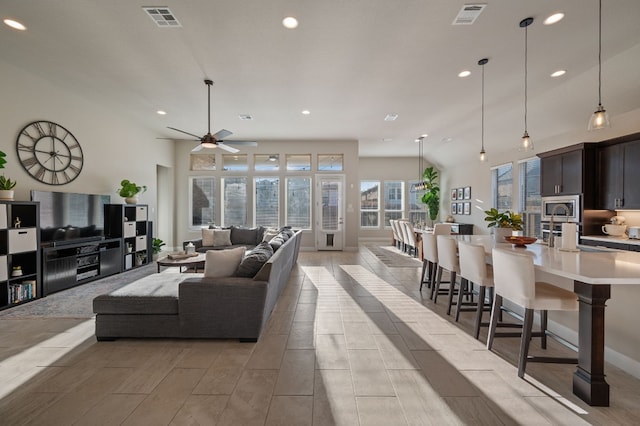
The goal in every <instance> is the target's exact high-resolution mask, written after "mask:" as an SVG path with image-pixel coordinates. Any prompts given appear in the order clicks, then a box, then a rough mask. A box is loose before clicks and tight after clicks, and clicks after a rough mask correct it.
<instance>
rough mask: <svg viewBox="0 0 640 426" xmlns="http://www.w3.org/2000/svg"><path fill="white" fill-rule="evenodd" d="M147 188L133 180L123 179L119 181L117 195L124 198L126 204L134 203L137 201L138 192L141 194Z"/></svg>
mask: <svg viewBox="0 0 640 426" xmlns="http://www.w3.org/2000/svg"><path fill="white" fill-rule="evenodd" d="M146 190H147V187H146V186H145V185H142V186H139V185H137V184H136V183H134V182H131V181H129V180H127V179H124V180H123V181H122V182H120V189H118V195H120V196H121V197H122V198H124V199H125V201H126V202H127V204H136V203H137V202H138V194H142V193H144V192H145V191H146Z"/></svg>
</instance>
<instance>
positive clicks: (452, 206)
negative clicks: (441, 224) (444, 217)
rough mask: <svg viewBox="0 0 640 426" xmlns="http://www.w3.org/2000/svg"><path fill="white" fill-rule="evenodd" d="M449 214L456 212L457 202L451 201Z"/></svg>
mask: <svg viewBox="0 0 640 426" xmlns="http://www.w3.org/2000/svg"><path fill="white" fill-rule="evenodd" d="M451 214H458V204H457V203H451Z"/></svg>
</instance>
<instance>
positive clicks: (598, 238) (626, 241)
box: [580, 235, 640, 246]
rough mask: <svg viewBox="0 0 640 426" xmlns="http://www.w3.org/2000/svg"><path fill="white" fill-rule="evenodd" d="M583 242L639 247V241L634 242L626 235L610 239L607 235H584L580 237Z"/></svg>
mask: <svg viewBox="0 0 640 426" xmlns="http://www.w3.org/2000/svg"><path fill="white" fill-rule="evenodd" d="M580 238H582V239H583V240H591V241H604V242H611V243H622V244H633V245H636V246H640V240H634V239H631V238H629V237H627V236H626V235H625V236H624V237H611V236H609V235H584V236H582V237H580Z"/></svg>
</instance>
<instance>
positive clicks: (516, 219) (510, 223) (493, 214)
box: [484, 208, 523, 231]
mask: <svg viewBox="0 0 640 426" xmlns="http://www.w3.org/2000/svg"><path fill="white" fill-rule="evenodd" d="M484 213H485V214H486V215H487V216H486V217H485V218H484V220H486V221H487V222H489V224H488V225H487V227H488V228H491V227H496V228H511V229H513V230H515V231H522V224H523V222H522V215H520V214H518V213H513V212H511V211H509V210H507V211H505V212H502V213H501V212H499V211H498V209H496V208H492V209H491V210H485V211H484Z"/></svg>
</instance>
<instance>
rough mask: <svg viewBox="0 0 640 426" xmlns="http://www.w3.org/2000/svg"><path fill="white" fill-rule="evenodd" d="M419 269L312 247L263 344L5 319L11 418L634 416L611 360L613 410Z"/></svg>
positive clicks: (636, 406)
mask: <svg viewBox="0 0 640 426" xmlns="http://www.w3.org/2000/svg"><path fill="white" fill-rule="evenodd" d="M418 274H419V268H389V267H387V266H385V265H384V264H382V263H381V262H379V261H378V260H377V258H376V257H375V256H373V255H372V254H371V253H370V252H369V251H368V250H367V249H366V248H364V247H363V248H361V249H360V250H359V251H358V252H339V253H331V252H320V253H316V252H303V253H301V254H300V258H299V262H298V265H297V267H296V269H295V271H294V273H293V274H292V277H291V280H290V282H289V285H288V286H287V288H286V289H285V291H284V293H283V294H282V296H281V297H280V299H279V302H278V305H277V307H276V309H275V310H274V312H273V315H272V317H271V320H270V321H269V323H268V325H267V327H266V329H265V332H264V334H263V336H262V337H261V339H260V341H259V342H258V343H255V344H253V343H239V342H237V341H232V340H220V341H204V340H202V341H178V340H118V341H115V342H96V341H95V338H94V337H93V327H94V324H93V320H67V319H56V320H36V319H33V320H16V319H14V320H6V319H3V320H0V424H3V425H19V424H34V425H76V424H78V425H96V424H105V425H111V424H126V425H181V424H188V425H195V424H201V425H312V424H313V425H335V424H339V425H358V424H360V425H405V424H410V425H446V424H474V425H475V424H487V425H499V424H531V425H545V424H549V425H550V424H553V425H579V424H603V425H604V424H606V425H609V424H629V425H631V424H638V422H639V421H640V380H638V379H635V378H633V377H632V376H630V375H628V374H625V373H623V372H621V371H619V370H618V369H616V368H614V367H611V366H609V367H608V370H607V372H608V381H609V383H610V384H611V395H612V404H611V407H608V408H594V407H589V406H587V405H585V404H584V403H582V401H580V400H578V399H577V398H575V397H574V396H573V394H572V393H571V374H572V372H573V370H574V367H573V366H567V365H551V364H532V365H530V367H529V368H528V369H527V372H528V373H529V374H530V375H528V376H527V379H526V380H521V379H518V377H517V375H516V368H515V366H514V365H515V358H516V351H517V343H518V339H517V338H516V339H499V340H498V342H496V345H495V350H496V351H497V352H499V355H498V354H497V353H494V352H488V351H487V350H486V349H485V346H484V343H482V342H484V334H483V335H482V336H481V341H476V340H475V339H473V338H472V337H471V336H470V330H471V327H472V318H471V317H472V314H463V315H462V319H461V321H460V323H453V322H451V319H450V318H449V317H447V316H446V314H445V313H444V312H445V309H444V302H445V300H444V299H445V298H441V300H440V302H439V304H438V305H434V304H433V303H431V302H430V301H429V300H428V299H426V300H423V299H422V298H421V296H420V293H419V292H418V291H417V288H418V285H417V281H418ZM425 294H426V292H425ZM550 346H551V347H550V349H549V352H554V353H556V352H564V351H566V350H565V349H564V348H561V347H559V346H554V345H553V344H551V345H550Z"/></svg>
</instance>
